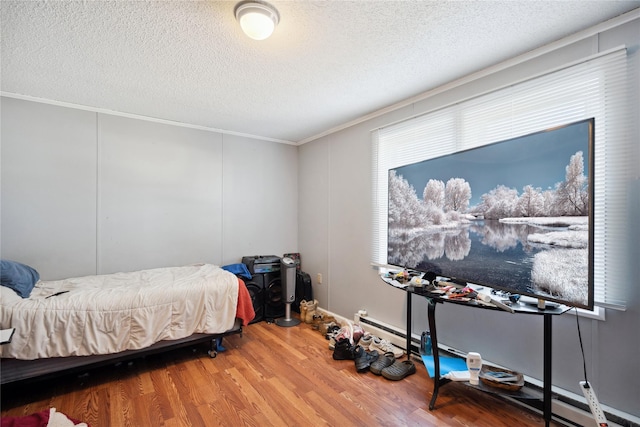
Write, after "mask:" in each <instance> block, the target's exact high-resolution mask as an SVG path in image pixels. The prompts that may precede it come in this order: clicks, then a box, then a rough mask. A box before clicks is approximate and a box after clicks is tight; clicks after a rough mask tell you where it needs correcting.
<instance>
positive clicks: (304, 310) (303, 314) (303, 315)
mask: <svg viewBox="0 0 640 427" xmlns="http://www.w3.org/2000/svg"><path fill="white" fill-rule="evenodd" d="M306 317H307V300H305V299H303V300H302V301H300V319H301V320H302V321H303V322H304V319H305V318H306Z"/></svg>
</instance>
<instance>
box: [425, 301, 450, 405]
mask: <svg viewBox="0 0 640 427" xmlns="http://www.w3.org/2000/svg"><path fill="white" fill-rule="evenodd" d="M428 301H429V304H428V310H427V314H428V319H429V334H430V335H431V354H432V355H433V370H434V373H433V394H432V396H431V402H429V410H433V408H434V407H435V406H436V399H437V398H438V390H439V389H440V386H441V385H444V384H447V383H448V382H449V380H447V379H442V378H440V355H439V353H438V333H437V331H436V302H435V301H433V300H431V299H428Z"/></svg>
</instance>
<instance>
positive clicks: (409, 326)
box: [407, 291, 411, 360]
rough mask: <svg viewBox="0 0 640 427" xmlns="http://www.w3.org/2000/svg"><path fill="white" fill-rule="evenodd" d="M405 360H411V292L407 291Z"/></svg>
mask: <svg viewBox="0 0 640 427" xmlns="http://www.w3.org/2000/svg"><path fill="white" fill-rule="evenodd" d="M407 360H411V292H409V291H407Z"/></svg>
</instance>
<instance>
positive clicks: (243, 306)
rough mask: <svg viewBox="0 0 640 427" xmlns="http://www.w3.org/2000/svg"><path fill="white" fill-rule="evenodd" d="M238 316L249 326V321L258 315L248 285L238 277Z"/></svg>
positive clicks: (243, 324) (243, 323)
mask: <svg viewBox="0 0 640 427" xmlns="http://www.w3.org/2000/svg"><path fill="white" fill-rule="evenodd" d="M236 317H238V318H240V319H242V326H247V325H248V324H249V322H251V321H252V320H253V318H254V317H256V312H255V311H254V309H253V301H251V295H250V294H249V290H248V289H247V285H245V283H244V282H243V281H242V279H240V278H238V307H237V308H236Z"/></svg>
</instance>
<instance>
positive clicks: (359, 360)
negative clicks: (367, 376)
mask: <svg viewBox="0 0 640 427" xmlns="http://www.w3.org/2000/svg"><path fill="white" fill-rule="evenodd" d="M354 353H355V357H354V359H353V360H354V362H355V364H356V371H358V372H365V371H366V370H368V369H369V367H370V366H371V364H372V363H373V362H375V361H376V360H378V352H377V351H376V350H373V351H366V350H365V349H364V348H362V347H361V346H357V347H356V350H355V351H354Z"/></svg>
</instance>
